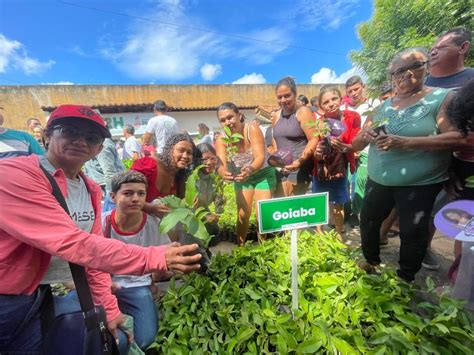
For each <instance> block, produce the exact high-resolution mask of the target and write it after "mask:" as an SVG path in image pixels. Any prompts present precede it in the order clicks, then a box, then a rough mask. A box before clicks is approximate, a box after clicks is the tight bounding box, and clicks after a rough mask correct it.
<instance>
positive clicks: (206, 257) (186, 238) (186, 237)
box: [178, 232, 212, 273]
mask: <svg viewBox="0 0 474 355" xmlns="http://www.w3.org/2000/svg"><path fill="white" fill-rule="evenodd" d="M178 243H180V244H183V245H190V244H198V245H199V248H198V249H197V251H196V252H195V253H194V254H197V253H200V254H201V255H202V258H201V260H199V264H200V265H201V268H200V269H199V273H205V272H206V271H207V267H208V265H209V263H210V262H211V257H212V253H211V251H210V250H209V249H207V248H205V247H204V246H203V245H202V242H201V241H200V240H199V239H197V238H196V237H194V236H193V235H192V234H189V233H186V232H181V233H180V234H179V237H178ZM194 254H193V255H194Z"/></svg>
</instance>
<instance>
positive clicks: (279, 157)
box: [267, 147, 293, 168]
mask: <svg viewBox="0 0 474 355" xmlns="http://www.w3.org/2000/svg"><path fill="white" fill-rule="evenodd" d="M267 163H268V165H270V166H273V167H277V168H283V167H284V166H286V165H290V164H291V163H293V153H292V151H291V148H289V147H286V148H281V149H278V150H277V151H276V152H275V153H273V154H272V155H270V156H269V157H268V160H267Z"/></svg>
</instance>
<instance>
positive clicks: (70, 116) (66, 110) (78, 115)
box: [46, 105, 111, 138]
mask: <svg viewBox="0 0 474 355" xmlns="http://www.w3.org/2000/svg"><path fill="white" fill-rule="evenodd" d="M75 119H76V120H77V119H85V120H89V121H91V122H94V123H95V124H96V125H97V126H98V128H99V129H100V131H101V132H102V134H103V135H104V137H106V138H110V137H111V134H110V131H109V130H108V129H107V126H106V125H105V121H104V119H103V118H102V116H101V115H99V114H98V113H97V112H95V111H94V110H92V108H90V107H89V106H83V105H61V106H58V108H57V109H56V110H54V111H53V112H52V113H51V115H50V116H49V119H48V123H47V125H46V127H51V126H53V125H55V124H58V120H61V121H66V122H71V123H72V122H73V120H75Z"/></svg>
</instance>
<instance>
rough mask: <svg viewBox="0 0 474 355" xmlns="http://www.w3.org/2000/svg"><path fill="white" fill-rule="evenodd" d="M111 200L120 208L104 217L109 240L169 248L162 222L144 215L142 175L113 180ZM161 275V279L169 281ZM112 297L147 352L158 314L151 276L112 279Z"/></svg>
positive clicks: (165, 274)
mask: <svg viewBox="0 0 474 355" xmlns="http://www.w3.org/2000/svg"><path fill="white" fill-rule="evenodd" d="M111 185H112V192H111V198H112V200H113V201H114V203H115V205H116V206H117V207H116V208H115V209H113V210H112V211H108V212H106V213H105V214H104V216H102V230H103V233H104V236H105V237H106V238H112V239H116V240H120V241H121V242H123V243H125V244H129V245H138V246H142V247H149V246H159V245H166V244H170V243H171V240H170V239H169V237H168V236H167V235H166V234H162V233H160V229H159V224H160V220H159V219H158V218H157V217H155V216H153V215H150V214H147V213H145V212H143V211H142V209H143V206H144V205H145V199H146V188H147V181H146V178H145V176H144V175H143V174H141V173H139V172H137V171H133V170H129V171H127V172H124V173H120V174H117V175H115V176H114V177H113V179H112V182H111ZM171 275H172V274H170V273H161V274H160V275H157V276H160V277H161V278H163V277H168V278H169V277H170V276H171ZM112 282H113V293H114V295H115V297H117V301H118V306H119V309H120V311H122V312H123V313H124V314H128V315H130V316H132V317H133V333H134V339H135V342H136V343H137V345H138V347H140V348H141V349H146V348H147V347H148V346H149V345H150V344H151V343H152V342H153V341H154V340H155V335H156V333H157V331H158V313H157V308H156V304H155V301H154V299H153V294H152V290H151V288H150V287H151V286H152V285H153V284H152V283H153V279H152V274H151V273H149V274H146V275H142V276H133V275H113V276H112Z"/></svg>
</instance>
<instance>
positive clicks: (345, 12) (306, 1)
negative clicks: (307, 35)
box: [284, 0, 361, 30]
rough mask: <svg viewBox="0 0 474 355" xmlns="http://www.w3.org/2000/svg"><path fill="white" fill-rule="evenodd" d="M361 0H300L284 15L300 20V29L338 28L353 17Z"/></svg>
mask: <svg viewBox="0 0 474 355" xmlns="http://www.w3.org/2000/svg"><path fill="white" fill-rule="evenodd" d="M360 2H361V1H360V0H300V1H298V2H297V3H296V4H295V6H294V7H293V11H291V12H290V13H289V14H284V16H286V17H288V16H290V17H291V18H292V19H297V20H298V26H299V30H305V29H306V30H314V29H315V28H317V27H323V28H327V29H331V30H335V29H338V28H339V27H340V26H341V25H342V24H343V23H344V22H345V21H347V20H348V19H349V18H351V17H352V16H353V15H354V14H355V13H356V11H355V9H356V8H357V7H358V5H359V3H360Z"/></svg>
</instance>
